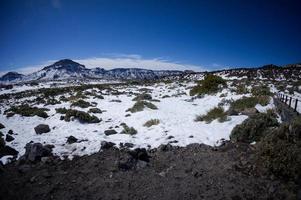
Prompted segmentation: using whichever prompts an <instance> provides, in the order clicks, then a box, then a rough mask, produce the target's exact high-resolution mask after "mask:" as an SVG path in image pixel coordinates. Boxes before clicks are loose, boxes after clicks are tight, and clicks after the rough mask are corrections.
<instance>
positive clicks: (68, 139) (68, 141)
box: [67, 135, 78, 144]
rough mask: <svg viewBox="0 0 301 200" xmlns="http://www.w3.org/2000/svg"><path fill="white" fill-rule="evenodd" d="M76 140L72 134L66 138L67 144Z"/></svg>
mask: <svg viewBox="0 0 301 200" xmlns="http://www.w3.org/2000/svg"><path fill="white" fill-rule="evenodd" d="M77 141H78V139H77V138H76V137H74V136H72V135H71V136H69V137H68V138H67V143H68V144H72V143H75V142H77Z"/></svg>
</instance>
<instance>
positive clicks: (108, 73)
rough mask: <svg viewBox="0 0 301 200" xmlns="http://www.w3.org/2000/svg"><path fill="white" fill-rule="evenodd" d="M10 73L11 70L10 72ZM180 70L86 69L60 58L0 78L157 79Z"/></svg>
mask: <svg viewBox="0 0 301 200" xmlns="http://www.w3.org/2000/svg"><path fill="white" fill-rule="evenodd" d="M11 73H12V72H11ZM181 73H182V72H181V71H168V70H158V71H154V70H148V69H139V68H116V69H112V70H105V69H103V68H93V69H88V68H86V67H85V66H84V65H82V64H79V63H77V62H74V61H72V60H70V59H64V60H60V61H58V62H55V63H54V64H52V65H49V66H46V67H44V68H43V69H41V70H39V71H37V72H34V73H32V74H29V75H26V76H24V75H22V76H20V77H19V78H18V79H17V78H13V77H12V78H10V79H8V78H6V77H4V76H3V77H2V78H1V79H0V80H1V81H2V79H3V80H5V81H7V82H19V81H34V80H65V79H83V78H87V79H89V78H91V79H95V78H103V79H157V78H160V77H163V76H170V75H179V74H181Z"/></svg>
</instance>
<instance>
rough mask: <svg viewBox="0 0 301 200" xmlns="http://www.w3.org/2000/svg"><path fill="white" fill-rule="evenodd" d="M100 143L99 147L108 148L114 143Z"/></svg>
mask: <svg viewBox="0 0 301 200" xmlns="http://www.w3.org/2000/svg"><path fill="white" fill-rule="evenodd" d="M100 145H101V149H110V148H112V147H113V146H115V145H116V144H115V143H113V142H107V141H101V143H100Z"/></svg>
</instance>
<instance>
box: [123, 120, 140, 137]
mask: <svg viewBox="0 0 301 200" xmlns="http://www.w3.org/2000/svg"><path fill="white" fill-rule="evenodd" d="M121 126H122V127H123V130H122V131H121V134H128V135H135V134H137V130H136V129H134V127H129V126H128V125H126V124H125V123H123V124H122V125H121Z"/></svg>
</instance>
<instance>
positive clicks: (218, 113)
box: [195, 107, 227, 123]
mask: <svg viewBox="0 0 301 200" xmlns="http://www.w3.org/2000/svg"><path fill="white" fill-rule="evenodd" d="M215 119H218V121H219V122H224V121H226V120H227V113H226V112H225V111H224V109H223V107H215V108H213V109H211V110H209V111H208V113H207V114H206V115H200V116H197V117H196V119H195V121H205V122H206V123H210V122H212V121H213V120H215Z"/></svg>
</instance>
